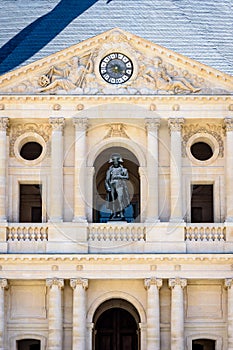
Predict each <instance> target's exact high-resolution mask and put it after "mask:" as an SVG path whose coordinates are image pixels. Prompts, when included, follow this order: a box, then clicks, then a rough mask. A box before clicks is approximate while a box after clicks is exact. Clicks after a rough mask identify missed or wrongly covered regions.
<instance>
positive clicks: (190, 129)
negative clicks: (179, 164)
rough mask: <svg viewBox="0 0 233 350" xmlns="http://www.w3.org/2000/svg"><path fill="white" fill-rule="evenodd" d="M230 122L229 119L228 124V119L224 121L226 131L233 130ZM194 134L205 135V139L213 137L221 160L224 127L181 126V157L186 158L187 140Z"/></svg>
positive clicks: (232, 124) (207, 125) (213, 125)
mask: <svg viewBox="0 0 233 350" xmlns="http://www.w3.org/2000/svg"><path fill="white" fill-rule="evenodd" d="M230 120H231V119H229V123H228V119H227V122H226V119H225V125H226V129H227V128H231V127H232V130H233V121H232V122H230ZM232 120H233V119H232ZM227 130H228V129H227ZM228 131H229V130H228ZM195 134H203V135H204V134H205V135H206V137H208V135H211V136H212V137H214V138H215V140H216V141H217V143H218V145H219V154H218V156H219V157H221V158H222V157H223V155H224V142H223V137H224V127H223V125H222V124H203V125H200V123H199V124H185V125H184V126H183V128H182V156H183V157H186V156H187V153H186V146H187V143H188V141H189V139H190V138H191V137H192V136H193V135H195Z"/></svg>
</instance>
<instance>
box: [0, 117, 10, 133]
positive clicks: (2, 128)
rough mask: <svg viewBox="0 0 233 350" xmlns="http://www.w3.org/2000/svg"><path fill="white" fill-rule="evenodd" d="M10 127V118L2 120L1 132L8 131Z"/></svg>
mask: <svg viewBox="0 0 233 350" xmlns="http://www.w3.org/2000/svg"><path fill="white" fill-rule="evenodd" d="M8 125H9V118H5V117H2V118H0V131H6V130H7V128H8Z"/></svg>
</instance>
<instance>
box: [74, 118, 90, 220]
mask: <svg viewBox="0 0 233 350" xmlns="http://www.w3.org/2000/svg"><path fill="white" fill-rule="evenodd" d="M73 122H74V126H75V167H74V169H75V170H74V171H75V173H74V218H73V221H74V222H85V221H87V219H86V203H85V198H86V195H85V191H86V189H85V185H86V181H87V179H86V156H87V154H86V130H87V118H74V119H73Z"/></svg>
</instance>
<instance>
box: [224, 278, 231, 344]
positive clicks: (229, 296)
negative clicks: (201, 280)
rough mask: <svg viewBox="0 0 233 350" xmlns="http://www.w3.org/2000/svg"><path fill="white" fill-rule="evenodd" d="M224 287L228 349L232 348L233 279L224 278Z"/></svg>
mask: <svg viewBox="0 0 233 350" xmlns="http://www.w3.org/2000/svg"><path fill="white" fill-rule="evenodd" d="M225 287H226V288H227V334H228V346H227V349H228V350H233V279H232V278H227V279H225Z"/></svg>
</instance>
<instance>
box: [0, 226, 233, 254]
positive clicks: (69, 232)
mask: <svg viewBox="0 0 233 350" xmlns="http://www.w3.org/2000/svg"><path fill="white" fill-rule="evenodd" d="M0 252H1V253H72V254H74V253H77V254H79V253H85V254H87V253H155V254H156V253H232V252H233V223H220V224H217V223H211V224H209V223H208V224H189V223H184V222H181V223H178V224H177V223H168V222H158V223H154V224H149V223H125V222H119V223H117V222H116V223H89V224H88V223H72V222H71V223H40V224H32V223H6V224H2V226H1V227H0Z"/></svg>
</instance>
